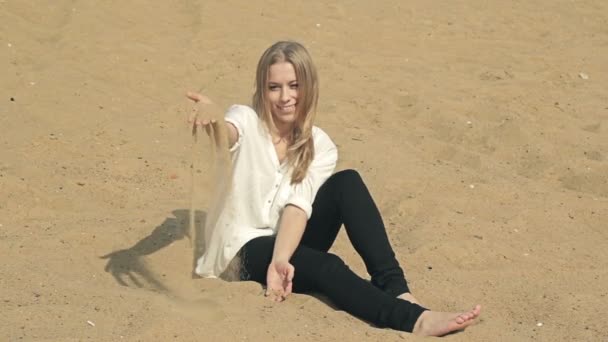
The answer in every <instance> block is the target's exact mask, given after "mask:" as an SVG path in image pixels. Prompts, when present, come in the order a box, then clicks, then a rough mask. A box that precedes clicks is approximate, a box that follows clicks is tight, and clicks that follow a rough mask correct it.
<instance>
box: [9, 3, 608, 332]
mask: <svg viewBox="0 0 608 342" xmlns="http://www.w3.org/2000/svg"><path fill="white" fill-rule="evenodd" d="M282 39H294V40H298V41H300V42H302V43H303V44H304V45H305V46H307V47H308V49H309V51H310V53H311V55H312V56H313V59H314V60H315V62H316V65H317V67H318V70H319V74H320V79H321V93H320V94H321V96H320V102H319V110H318V116H317V125H318V126H320V127H321V128H323V129H324V130H325V131H326V132H327V133H328V134H329V135H330V136H331V137H332V139H333V140H334V142H335V143H336V144H337V145H338V148H339V153H340V160H339V163H338V169H339V170H341V169H349V168H353V169H356V170H358V171H359V172H360V174H361V175H362V176H363V178H364V180H365V181H366V182H367V184H368V186H369V189H370V191H371V192H372V194H373V196H374V198H375V200H376V202H377V204H378V207H379V208H380V211H381V212H382V214H383V217H384V222H385V224H386V227H387V230H388V232H389V236H390V239H391V242H392V244H393V246H394V249H395V252H396V254H397V257H398V259H399V261H400V262H401V264H402V266H403V267H404V269H405V271H406V273H407V279H408V281H409V283H410V287H411V289H412V291H413V293H414V295H415V296H416V297H417V298H418V299H419V300H420V301H421V302H422V303H423V304H424V305H426V306H427V307H429V308H432V309H434V310H440V311H459V310H464V309H470V308H471V307H473V305H475V304H477V303H479V304H481V305H482V306H483V312H482V316H481V318H480V319H479V322H478V324H476V325H474V326H472V327H471V328H469V329H467V330H466V331H465V332H462V333H458V334H454V335H451V336H448V337H446V340H450V341H528V340H535V341H606V340H608V323H607V321H606V317H605V316H606V303H607V302H608V290H607V288H608V287H607V286H606V284H608V268H607V267H606V265H607V264H608V248H607V247H608V231H607V228H608V225H607V222H608V92H607V91H606V89H608V65H607V64H606V56H608V2H606V1H601V0H589V1H563V0H538V1H423V0H412V1H389V0H385V1H375V2H365V1H346V2H337V3H335V4H328V3H326V2H325V1H307V2H291V3H285V2H282V1H275V0H271V1H230V0H228V1H221V2H220V1H218V2H211V1H193V0H184V1H175V0H172V1H159V2H149V1H141V0H134V1H98V2H91V1H83V0H71V1H67V0H56V1H17V0H13V1H11V0H6V1H0V63H1V65H2V66H3V67H2V68H0V94H1V97H0V127H1V128H2V134H1V135H0V260H2V266H1V267H0V308H1V309H0V340H3V341H41V340H47V341H82V340H95V341H122V340H124V341H269V340H270V341H310V340H316V341H336V340H344V341H362V340H369V341H378V340H382V341H404V340H405V341H417V340H423V339H422V338H419V337H416V336H412V335H411V334H407V333H403V332H398V331H391V330H387V329H380V328H377V327H374V326H371V325H370V324H368V323H367V322H364V321H361V320H359V319H357V318H354V317H352V316H350V315H348V314H347V313H345V312H343V311H340V310H337V309H336V308H334V307H333V306H332V305H331V303H328V302H327V301H326V300H325V299H323V298H322V297H321V296H318V295H314V294H312V295H310V294H294V295H292V296H290V297H289V298H288V300H287V301H286V302H284V303H273V302H270V301H269V300H268V299H267V298H265V297H264V296H263V295H262V293H263V291H262V288H261V286H260V285H258V284H256V283H253V282H225V281H221V280H217V279H200V278H197V277H194V276H193V272H192V270H193V262H194V259H195V258H196V256H197V255H198V254H200V253H201V248H200V240H199V239H198V238H197V236H200V234H198V235H197V234H196V232H190V230H189V224H188V211H189V208H190V198H191V188H192V184H194V185H195V190H196V191H195V198H196V208H197V227H198V228H197V229H200V228H201V225H202V222H204V220H205V216H206V215H207V213H208V211H209V204H210V203H211V202H212V200H213V198H212V197H213V196H212V191H210V189H212V188H213V182H214V177H213V155H212V150H211V148H210V144H209V142H208V141H207V140H206V139H200V140H199V141H198V143H196V144H195V145H193V139H192V136H191V134H190V129H189V127H188V126H187V124H186V122H185V121H186V120H185V119H186V116H187V113H188V111H189V110H190V109H191V104H190V103H188V101H187V99H186V98H185V96H184V94H185V92H186V91H188V90H194V91H202V92H204V93H206V94H208V95H209V96H210V97H212V98H213V99H215V101H216V102H217V103H218V104H220V105H221V106H222V107H223V108H227V107H228V106H229V105H231V104H234V103H239V104H249V103H250V98H251V94H252V88H253V81H254V79H253V78H254V73H255V67H256V63H257V61H258V58H259V56H260V55H261V53H262V52H263V51H264V49H266V48H267V47H268V46H269V45H270V44H272V43H273V42H275V41H277V40H282ZM193 148H194V149H196V150H195V152H194V153H193ZM191 165H193V168H192V169H191ZM191 171H192V173H191ZM192 175H194V177H192ZM199 233H200V232H199ZM332 252H333V253H336V254H338V255H340V256H341V257H342V258H343V259H344V260H345V261H346V262H347V264H349V266H350V267H351V269H353V270H354V271H355V272H357V273H358V274H359V275H361V276H362V277H364V278H368V275H367V274H366V271H365V267H364V265H363V263H362V261H361V259H360V257H359V256H358V255H357V254H356V252H355V251H354V249H353V248H352V247H351V246H350V243H349V241H348V238H347V236H346V235H345V234H344V233H341V234H340V236H339V237H338V241H337V242H336V244H335V245H334V246H333V247H332ZM296 272H297V270H296ZM346 290H348V289H345V291H346Z"/></svg>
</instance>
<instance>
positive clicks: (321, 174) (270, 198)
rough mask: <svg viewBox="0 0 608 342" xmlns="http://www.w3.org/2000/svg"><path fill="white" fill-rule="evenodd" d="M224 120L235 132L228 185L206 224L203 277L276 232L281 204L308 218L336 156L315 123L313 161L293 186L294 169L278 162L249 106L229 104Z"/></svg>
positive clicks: (201, 265) (199, 270)
mask: <svg viewBox="0 0 608 342" xmlns="http://www.w3.org/2000/svg"><path fill="white" fill-rule="evenodd" d="M225 120H226V121H227V122H229V123H231V124H233V125H234V126H235V127H236V129H237V132H238V139H237V142H236V143H235V144H234V145H233V146H232V147H231V149H230V152H231V154H232V167H233V170H232V172H233V173H232V188H231V189H230V193H229V194H228V195H227V196H226V199H225V203H223V205H222V210H221V212H220V213H219V216H218V218H217V221H216V223H215V224H213V226H212V227H205V252H204V254H203V256H202V257H201V258H200V259H199V260H198V263H197V267H196V273H197V274H199V275H201V276H204V277H218V276H219V275H220V274H221V273H222V272H223V271H224V270H225V269H226V267H227V266H228V264H229V263H230V261H231V260H232V258H234V256H235V255H236V254H237V253H238V251H239V250H240V249H241V247H242V246H243V245H245V244H246V243H247V242H248V241H249V240H251V239H254V238H256V237H260V236H268V235H274V234H276V233H277V230H278V228H279V226H278V225H279V218H280V216H281V212H282V210H283V208H284V207H285V206H286V205H288V204H291V205H294V206H297V207H299V208H301V209H302V210H303V211H304V212H305V213H306V215H307V217H308V218H310V216H311V214H312V203H313V201H314V198H315V195H316V193H317V191H318V190H319V188H320V187H321V185H322V184H323V183H324V182H325V181H326V180H327V178H329V176H330V175H331V174H332V173H333V171H334V169H335V167H336V162H337V159H338V152H337V149H336V146H335V145H334V143H333V142H332V141H331V139H330V138H329V136H328V135H327V134H326V133H325V132H323V130H321V129H320V128H318V127H316V126H314V127H313V129H312V139H313V143H314V158H313V161H312V162H311V164H310V166H309V168H308V170H307V173H306V176H305V177H304V179H303V180H302V182H300V183H297V184H293V185H292V184H291V173H292V171H293V168H292V167H290V166H289V165H288V164H287V162H286V161H285V162H283V163H280V162H279V159H278V157H277V153H276V150H275V147H274V144H273V143H272V139H271V135H270V133H269V131H268V129H267V127H266V125H265V124H264V123H263V122H262V120H261V119H260V118H259V117H258V115H257V114H256V113H255V111H254V110H253V109H252V108H250V107H248V106H243V105H234V106H232V107H230V109H229V110H228V112H227V113H226V116H225Z"/></svg>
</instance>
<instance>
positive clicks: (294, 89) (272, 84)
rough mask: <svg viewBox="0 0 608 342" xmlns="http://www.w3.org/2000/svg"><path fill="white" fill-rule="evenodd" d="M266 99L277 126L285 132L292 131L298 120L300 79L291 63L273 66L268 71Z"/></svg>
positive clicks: (280, 63)
mask: <svg viewBox="0 0 608 342" xmlns="http://www.w3.org/2000/svg"><path fill="white" fill-rule="evenodd" d="M266 83H267V84H266V99H267V101H268V106H269V107H270V112H271V113H272V118H273V121H274V124H275V126H276V127H277V128H278V129H279V130H281V131H283V130H286V129H291V128H292V127H293V125H294V123H295V121H296V118H297V110H296V109H297V105H298V79H297V77H296V72H295V70H294V68H293V65H292V64H291V63H289V62H279V63H275V64H272V65H271V66H270V68H269V69H268V81H267V82H266Z"/></svg>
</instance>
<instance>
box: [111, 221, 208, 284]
mask: <svg viewBox="0 0 608 342" xmlns="http://www.w3.org/2000/svg"><path fill="white" fill-rule="evenodd" d="M172 213H173V215H174V217H168V218H166V219H165V220H164V221H163V222H162V223H161V224H160V225H158V226H156V227H155V228H154V230H153V231H152V232H151V233H150V235H148V236H146V237H145V238H143V239H141V240H140V241H139V242H137V243H136V244H135V245H133V246H132V247H130V248H128V249H121V250H118V251H115V252H112V253H109V254H106V255H104V256H102V257H101V259H107V260H108V262H107V263H106V266H105V271H106V272H109V273H111V274H112V276H113V277H114V279H116V282H118V284H120V285H122V286H136V287H142V288H143V287H151V288H152V289H154V290H156V291H161V292H167V291H168V289H167V287H166V286H165V285H164V284H163V283H162V282H161V281H160V280H159V278H158V277H157V276H156V275H155V274H154V273H153V272H151V271H150V270H149V269H148V267H147V266H146V262H145V260H144V259H143V257H144V256H146V255H150V254H152V253H154V252H156V251H158V250H161V249H163V248H164V247H166V246H168V245H170V244H171V243H172V242H174V241H177V240H181V239H183V238H188V239H189V240H190V242H191V244H192V247H193V248H192V250H193V255H192V263H193V267H192V269H193V270H194V265H195V264H196V260H198V258H199V257H200V256H201V255H202V254H203V252H204V247H205V243H204V242H205V241H204V230H205V227H204V225H205V218H206V216H207V214H206V213H205V212H204V211H196V213H195V219H194V223H195V224H194V231H193V232H190V225H189V222H190V220H189V216H190V212H189V211H188V210H186V209H177V210H174V211H173V212H172ZM192 277H193V278H196V277H198V276H196V274H195V273H194V271H193V273H192ZM130 284H131V285H130Z"/></svg>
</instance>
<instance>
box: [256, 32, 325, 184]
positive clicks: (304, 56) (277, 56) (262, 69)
mask: <svg viewBox="0 0 608 342" xmlns="http://www.w3.org/2000/svg"><path fill="white" fill-rule="evenodd" d="M282 62H288V63H291V65H293V68H294V70H295V72H296V78H297V82H298V106H297V112H296V121H295V125H294V127H293V132H292V137H293V138H292V142H291V145H290V146H289V148H288V150H287V161H288V163H289V165H291V166H293V172H292V174H291V184H297V183H300V182H302V180H303V179H304V176H306V172H307V171H308V167H309V166H310V163H311V162H312V160H313V158H314V155H315V151H314V143H313V139H312V126H313V122H314V119H315V116H316V110H317V101H318V99H319V81H318V78H317V69H316V68H315V66H314V64H313V62H312V58H311V57H310V55H309V54H308V51H306V48H304V46H302V44H300V43H297V42H293V41H280V42H277V43H275V44H273V45H272V46H271V47H269V48H268V49H267V50H266V51H265V52H264V54H262V57H260V61H259V62H258V67H257V71H256V77H255V91H254V93H253V109H254V110H255V111H256V113H257V114H258V116H260V118H261V119H262V121H263V122H264V123H265V124H266V127H267V128H268V129H269V130H272V129H276V126H275V124H274V121H273V119H272V112H271V110H270V108H269V105H268V100H267V98H266V91H267V88H268V84H267V82H268V72H269V69H270V66H271V65H273V64H277V63H282Z"/></svg>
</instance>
